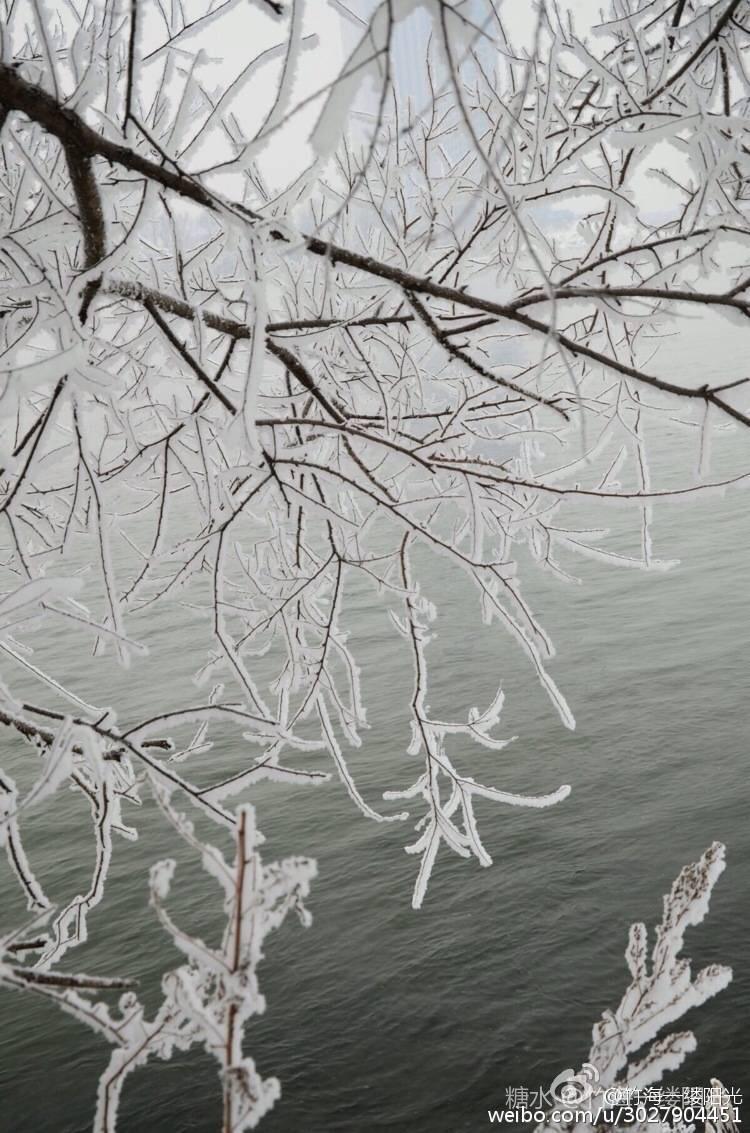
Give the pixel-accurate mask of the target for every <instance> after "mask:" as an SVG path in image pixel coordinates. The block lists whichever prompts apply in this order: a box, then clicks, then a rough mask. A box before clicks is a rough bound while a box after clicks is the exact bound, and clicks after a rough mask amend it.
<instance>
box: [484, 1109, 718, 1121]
mask: <svg viewBox="0 0 750 1133" xmlns="http://www.w3.org/2000/svg"><path fill="white" fill-rule="evenodd" d="M487 1117H488V1118H489V1122H490V1125H505V1124H508V1125H524V1124H529V1123H531V1122H533V1123H534V1124H535V1125H540V1124H542V1123H544V1122H549V1121H550V1119H551V1120H552V1121H553V1122H555V1123H557V1122H564V1123H568V1124H570V1123H574V1124H582V1125H583V1124H589V1125H593V1126H595V1125H597V1124H598V1123H600V1122H606V1124H607V1125H633V1124H635V1122H639V1123H643V1122H647V1123H651V1122H653V1123H654V1124H663V1123H665V1122H669V1123H670V1124H672V1123H678V1122H679V1123H685V1124H691V1123H693V1122H706V1121H710V1122H712V1123H714V1124H715V1123H717V1122H719V1121H721V1122H723V1123H725V1124H726V1123H728V1122H730V1121H732V1122H734V1124H735V1125H739V1124H740V1114H739V1107H738V1106H733V1105H722V1106H712V1105H686V1106H678V1105H608V1106H599V1107H597V1108H595V1109H579V1108H575V1109H568V1108H564V1107H561V1108H559V1109H553V1110H551V1111H550V1110H546V1111H545V1110H541V1109H539V1110H537V1109H530V1108H527V1107H526V1106H520V1107H517V1108H516V1109H488V1110H487Z"/></svg>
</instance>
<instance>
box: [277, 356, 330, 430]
mask: <svg viewBox="0 0 750 1133" xmlns="http://www.w3.org/2000/svg"><path fill="white" fill-rule="evenodd" d="M266 349H267V350H268V352H269V354H273V355H274V357H275V358H278V360H279V361H280V362H282V363H283V364H284V366H286V368H287V370H288V371H289V373H290V374H293V376H294V377H295V378H296V379H297V381H298V382H299V384H300V385H301V386H302V387H303V388H304V389H306V390H307V392H308V393H309V394H310V395H311V396H312V397H314V398H315V400H316V401H317V403H318V405H320V406H321V408H322V409H324V410H325V411H326V413H328V414H329V416H330V417H333V419H334V421H338V422H339V424H341V423H343V422H344V421H346V416H345V414H344V412H343V411H342V410H341V409H339V408H338V407H337V406H335V405H334V404H333V402H331V401H329V400H328V398H327V397H326V395H325V394H324V393H323V392H322V391H321V390H320V389H319V388H318V384H317V382H316V381H315V379H314V378H313V376H312V374H310V373H309V371H308V370H307V368H306V367H305V366H303V364H302V362H300V360H299V358H298V357H297V355H296V354H293V353H292V351H291V350H287V348H286V347H285V346H281V345H280V344H279V343H278V342H274V340H273V339H272V338H267V339H266Z"/></svg>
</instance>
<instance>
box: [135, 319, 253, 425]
mask: <svg viewBox="0 0 750 1133" xmlns="http://www.w3.org/2000/svg"><path fill="white" fill-rule="evenodd" d="M143 306H144V307H145V308H146V310H147V311H148V313H149V315H150V316H151V318H152V319H153V320H154V322H155V323H156V325H157V326H158V328H159V330H160V331H161V332H162V334H163V335H164V337H165V338H166V339H167V341H168V342H169V343H170V345H171V346H173V347H174V349H175V350H176V351H177V353H178V354H179V356H180V358H182V360H183V362H185V363H186V364H187V365H188V366H189V367H190V369H191V370H192V371H193V373H194V374H195V376H196V377H197V378H198V380H199V381H201V382H203V384H204V385H205V386H206V387H207V388H208V389H209V390H210V391H211V393H212V394H213V395H214V397H215V398H216V400H217V401H220V402H221V404H222V405H223V406H224V408H225V409H228V410H229V412H230V413H231V414H232V415H236V413H237V406H236V405H235V404H234V402H233V401H231V400H230V399H229V398H228V397H227V395H226V394H225V393H224V390H223V389H221V388H220V386H218V385H217V384H216V382H215V381H214V380H213V378H212V377H210V376H209V375H208V374H207V373H206V371H205V370H204V369H203V367H202V366H201V365H200V363H199V362H196V360H195V358H193V356H192V354H191V353H190V351H189V350H188V349H187V348H186V347H185V345H184V343H182V342H180V340H179V338H178V337H177V335H176V334H175V333H174V331H173V330H172V328H171V327H170V325H169V323H167V322H166V321H165V320H164V319H163V318H162V317H161V315H160V314H159V312H158V310H157V309H156V306H155V305H154V304H153V303H152V302H151V300H150V299H144V300H143Z"/></svg>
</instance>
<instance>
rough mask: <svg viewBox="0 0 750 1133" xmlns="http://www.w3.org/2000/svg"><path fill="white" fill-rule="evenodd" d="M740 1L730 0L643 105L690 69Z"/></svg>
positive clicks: (729, 18) (645, 99)
mask: <svg viewBox="0 0 750 1133" xmlns="http://www.w3.org/2000/svg"><path fill="white" fill-rule="evenodd" d="M742 2H743V0H731V2H730V3H729V4H728V5H727V7H726V8H725V10H724V12H723V14H722V15H721V16H719V19H718V20H717V21H716V24H715V26H714V28H713V30H712V31H711V32H709V34H708V35H707V36H706V38H705V39H704V40H703V41H702V43H699V44H698V46H697V47H696V49H695V51H693V52H692V53H691V54H690V55H689V56H688V58H687V59H686V60H685V62H684V63H682V64H681V65H680V66H679V67H678V68H677V70H676V71H675V72H674V73H673V74H672V75H669V76H668V77H667V78H666V79H665V80H664V82H663V83H662V84H661V86H660V87H658V89H657V90H655V91H652V93H651V94H649V95H647V96H646V97H645V98H644V100H643V105H644V106H649V105H650V104H651V103H652V102H654V101H655V99H657V98H658V97H659V95H661V94H664V91H666V90H669V88H670V87H671V86H673V85H674V83H676V82H677V80H678V79H681V78H682V76H683V75H684V74H685V72H686V71H689V70H690V68H691V67H692V65H693V63H695V62H696V61H697V60H698V59H700V57H701V55H702V54H703V52H704V51H705V50H706V48H707V47H708V46H709V45H710V44H711V43H713V42H714V40H715V39H718V38H719V36H720V35H721V33H722V31H723V30H724V28H725V27H726V26H727V24H728V23H729V21H730V20H731V18H732V16H733V15H734V13H735V12H736V11H737V9H738V8H739V6H740V4H742Z"/></svg>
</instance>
